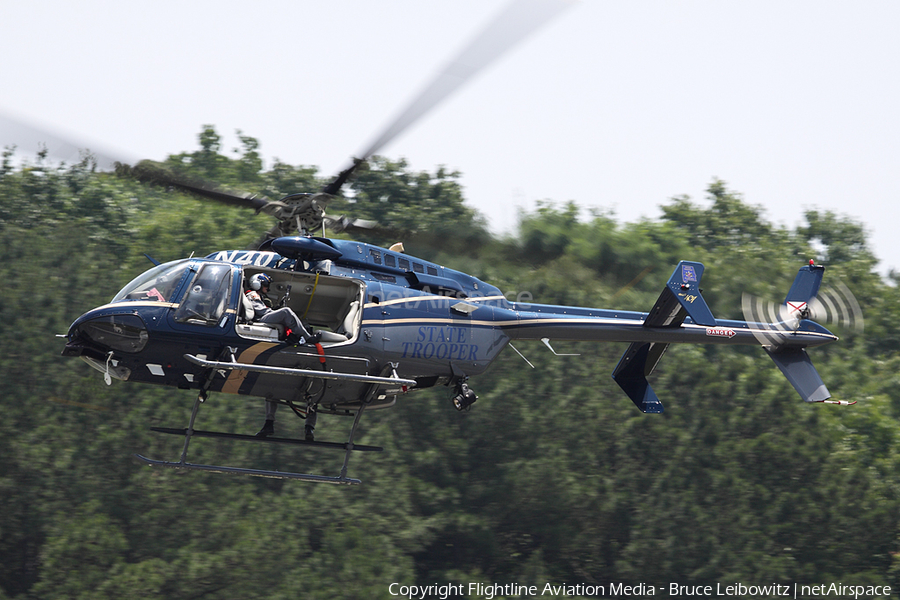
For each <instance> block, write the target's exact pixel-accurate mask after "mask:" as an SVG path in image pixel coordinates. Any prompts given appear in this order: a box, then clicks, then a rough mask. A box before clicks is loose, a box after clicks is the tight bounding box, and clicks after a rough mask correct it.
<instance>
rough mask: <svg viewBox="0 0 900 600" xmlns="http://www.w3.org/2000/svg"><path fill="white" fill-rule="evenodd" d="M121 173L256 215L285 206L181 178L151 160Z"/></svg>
mask: <svg viewBox="0 0 900 600" xmlns="http://www.w3.org/2000/svg"><path fill="white" fill-rule="evenodd" d="M117 171H118V172H119V173H120V174H123V175H130V176H132V177H134V178H135V179H137V180H138V181H140V182H143V183H149V184H156V185H163V186H167V187H173V188H175V189H178V190H181V191H183V192H188V193H190V194H194V195H197V196H201V197H203V198H208V199H210V200H215V201H217V202H222V203H224V204H231V205H233V206H243V207H246V208H252V209H254V210H256V211H264V209H266V208H267V207H268V208H269V211H268V212H271V210H272V209H275V208H276V207H278V206H283V205H282V204H281V203H279V202H276V201H272V200H269V199H268V198H266V197H265V196H260V195H257V194H250V193H247V192H234V191H231V190H228V189H225V188H223V187H221V186H218V185H215V184H212V183H209V182H208V181H204V180H201V179H197V178H194V177H186V176H183V175H178V174H176V173H174V172H172V171H171V170H170V169H169V168H167V167H166V166H165V165H162V164H160V163H157V162H154V161H150V160H142V161H141V162H139V163H138V164H136V165H135V166H133V167H128V166H126V165H119V167H118V169H117ZM264 212H265V211H264Z"/></svg>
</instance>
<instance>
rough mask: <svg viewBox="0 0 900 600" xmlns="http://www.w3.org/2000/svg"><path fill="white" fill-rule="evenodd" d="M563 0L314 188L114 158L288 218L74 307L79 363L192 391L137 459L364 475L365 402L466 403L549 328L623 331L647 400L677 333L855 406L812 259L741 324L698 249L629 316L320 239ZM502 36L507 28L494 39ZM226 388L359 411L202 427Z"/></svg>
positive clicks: (480, 56) (490, 31) (71, 341)
mask: <svg viewBox="0 0 900 600" xmlns="http://www.w3.org/2000/svg"><path fill="white" fill-rule="evenodd" d="M564 7H565V4H564V3H559V2H557V3H551V2H545V1H538V0H530V1H529V0H524V1H519V2H515V3H513V4H512V5H511V7H510V9H509V10H508V11H507V12H506V13H504V14H502V15H500V17H499V18H498V19H497V20H496V21H494V22H493V23H492V24H491V25H489V26H488V28H487V29H486V30H484V32H483V33H482V34H481V35H479V36H478V37H476V39H475V40H474V42H473V43H472V44H471V45H470V46H468V47H467V48H466V49H465V50H464V51H463V52H462V53H461V54H460V56H459V58H457V60H456V61H454V62H452V63H451V64H450V65H449V66H448V67H447V68H446V69H445V70H444V71H442V72H441V74H440V75H439V76H438V77H437V79H435V81H434V82H432V84H431V85H429V86H427V87H426V88H425V90H424V91H423V92H422V93H421V94H420V95H419V96H417V97H416V98H415V99H414V101H413V102H412V103H411V104H410V105H409V107H408V108H407V109H406V110H405V111H404V112H402V113H401V114H400V116H399V117H398V118H397V119H395V120H394V121H393V122H391V124H390V125H389V126H388V127H387V128H386V129H385V130H384V133H383V134H382V135H380V136H378V137H377V138H376V140H375V141H374V142H373V143H372V144H371V145H370V146H369V147H368V148H367V149H366V150H365V151H364V152H362V153H360V154H359V156H358V157H357V158H354V159H353V160H352V162H351V164H350V165H349V166H348V167H347V168H346V169H344V170H343V171H341V172H340V173H339V174H338V175H337V176H336V177H335V178H334V179H333V180H332V181H331V182H330V183H328V184H327V185H326V186H325V187H324V188H323V189H322V190H320V191H318V192H312V193H296V194H291V195H288V196H286V197H284V198H281V199H279V200H271V199H269V198H266V197H263V196H258V195H253V194H241V193H235V192H233V191H231V190H225V189H222V188H220V187H218V186H215V185H211V184H209V183H207V182H202V181H196V180H192V179H189V178H186V177H183V176H180V175H178V174H176V173H173V172H171V171H170V170H168V169H166V168H164V167H162V166H160V165H157V164H155V163H151V162H149V161H144V162H140V163H137V164H136V165H134V166H127V165H122V164H119V165H117V167H116V170H117V171H118V172H119V173H120V174H122V175H126V176H131V177H134V178H136V179H138V180H139V181H142V182H146V183H150V184H156V185H162V186H166V187H168V188H173V189H177V190H181V191H185V192H188V193H190V194H194V195H197V196H200V197H204V198H209V199H212V200H216V201H219V202H223V203H227V204H231V205H237V206H243V207H246V208H249V209H252V210H255V211H257V212H262V213H265V214H267V215H270V216H272V217H273V218H274V219H275V221H276V223H275V224H274V225H273V226H272V228H271V229H269V230H268V231H267V232H265V234H264V235H263V236H262V237H261V238H260V240H259V241H258V242H257V243H255V244H254V245H253V246H252V247H250V248H244V249H225V250H217V251H215V252H212V253H210V254H208V255H206V256H203V257H189V258H182V259H178V260H174V261H170V262H165V263H160V262H158V261H155V260H153V259H151V261H152V262H153V263H154V264H153V266H152V268H150V269H149V270H147V271H146V272H144V273H142V274H141V275H139V276H138V277H136V278H135V279H133V280H132V281H131V282H129V283H128V284H126V285H125V286H124V287H123V288H122V289H121V290H120V291H119V292H118V293H117V294H116V295H115V296H114V297H113V298H112V299H111V300H110V302H108V303H106V304H104V305H102V306H99V307H96V308H93V309H91V310H89V311H87V312H86V313H84V314H83V315H81V316H79V317H78V318H77V319H75V321H74V322H73V323H72V324H71V326H70V327H69V330H68V332H67V333H66V334H65V336H64V337H65V339H66V344H65V347H64V349H63V350H62V354H63V356H67V357H79V358H81V359H82V360H84V361H85V362H86V363H87V364H89V365H90V366H91V367H93V368H94V369H96V370H97V371H99V372H100V373H101V374H102V376H103V378H104V380H105V381H106V383H107V384H111V383H112V381H113V380H119V381H125V382H129V383H131V382H137V383H147V384H155V385H165V386H169V387H174V388H177V389H181V390H191V391H195V392H196V394H197V395H196V399H195V401H194V404H193V407H192V410H191V414H190V418H189V421H188V423H187V425H186V427H184V428H162V427H155V428H152V429H153V430H154V431H157V432H159V433H163V434H170V435H178V436H183V438H184V444H183V449H182V453H181V456H180V458H179V460H177V461H165V460H158V459H153V458H149V457H146V456H143V455H136V457H137V459H138V460H139V461H141V462H142V463H144V464H146V465H149V466H150V467H155V468H175V469H185V470H199V471H208V472H217V473H230V474H241V475H252V476H259V477H271V478H281V479H293V480H300V481H306V482H320V483H332V484H359V483H361V482H360V480H358V479H355V478H351V477H349V476H348V464H349V459H350V457H351V455H352V453H353V452H355V451H363V452H377V451H380V450H382V449H381V448H380V447H377V446H368V445H361V444H357V443H355V442H354V438H355V436H356V432H357V429H358V426H359V423H360V419H361V417H362V415H363V414H364V412H366V411H369V410H377V409H385V408H389V407H392V406H394V405H395V404H396V403H397V402H398V399H399V398H403V397H405V396H406V395H407V394H410V393H414V392H417V391H420V390H424V389H429V388H434V387H437V386H445V387H447V388H448V389H450V390H451V397H452V404H453V407H454V408H455V409H456V410H460V411H464V410H468V409H469V408H471V406H472V405H473V404H474V403H475V402H476V401H477V399H478V396H477V394H476V393H475V391H474V389H473V387H472V386H471V385H470V380H471V378H473V377H477V376H478V375H481V374H482V373H484V372H485V371H486V370H487V369H488V368H489V367H490V365H491V364H492V362H493V361H494V360H495V359H496V358H497V357H498V356H499V355H500V354H501V353H502V352H503V351H504V350H505V349H506V347H507V346H511V344H512V342H517V341H520V340H536V341H541V342H542V343H543V344H544V345H545V346H546V347H547V348H548V349H549V350H550V351H551V352H553V353H554V354H556V351H555V350H554V349H553V346H552V344H551V342H552V341H594V342H627V343H628V344H629V345H628V347H627V349H626V350H625V353H624V354H623V356H622V358H621V360H620V361H619V363H618V365H617V366H616V367H615V368H614V370H613V372H612V378H613V380H614V381H615V382H616V383H617V384H618V385H619V386H620V387H621V389H622V390H623V391H624V393H625V394H626V395H627V396H628V397H629V398H630V399H631V400H632V402H633V403H634V404H635V405H636V407H637V408H638V409H639V410H640V411H641V412H644V413H661V412H663V405H662V403H661V401H660V400H659V398H658V397H657V395H656V393H655V392H654V390H653V388H652V387H651V385H650V384H649V382H648V379H647V378H648V376H649V375H651V373H652V372H653V370H654V368H655V367H656V365H657V364H658V362H659V360H660V359H661V357H662V355H663V353H664V352H665V350H666V348H667V347H668V345H669V344H673V343H688V344H696V343H703V344H707V343H713V344H721V345H735V344H738V345H762V346H763V347H764V348H765V350H766V351H767V353H768V354H769V356H771V358H772V359H773V361H774V362H775V364H776V366H777V367H778V368H779V369H780V370H781V371H782V372H783V373H784V375H785V376H786V377H787V379H788V380H789V382H790V383H791V384H792V386H793V387H794V388H795V390H796V391H797V392H798V394H799V395H800V397H801V398H802V399H803V400H805V401H807V402H830V403H839V404H849V403H848V402H845V401H835V400H831V399H830V398H831V395H830V393H829V392H828V389H827V387H826V386H825V384H824V382H823V381H822V379H821V377H820V376H819V374H818V373H817V371H816V369H815V367H814V366H813V364H812V362H811V360H810V358H809V356H808V354H807V352H806V348H808V347H815V346H819V345H823V344H828V343H831V342H834V341H836V340H837V339H838V338H837V336H835V335H834V334H833V333H831V332H830V331H828V330H827V329H826V328H825V327H823V326H822V325H820V324H818V323H816V322H815V321H814V320H812V316H813V315H814V313H815V311H814V306H815V304H816V299H817V296H818V293H819V288H820V285H821V282H822V278H823V274H824V267H823V266H822V265H817V264H815V263H813V262H812V261H811V262H810V263H809V264H807V265H804V266H802V267H801V268H800V269H799V272H798V274H797V277H796V279H795V281H794V283H793V285H792V286H791V288H790V290H789V291H788V293H787V296H786V298H785V300H784V302H783V303H782V305H781V306H780V307H779V309H778V311H777V314H775V315H774V318H772V319H768V320H766V319H759V320H757V319H748V320H747V321H736V320H721V319H716V318H715V317H714V316H713V314H712V312H711V311H710V309H709V307H708V305H707V303H706V301H705V299H704V298H703V295H702V292H701V289H700V284H701V280H702V276H703V273H704V266H703V265H702V264H701V263H699V262H695V261H682V262H680V263H679V264H678V265H677V266H675V267H674V270H673V272H672V275H671V276H670V277H669V279H668V281H667V283H666V285H665V287H664V288H663V289H662V291H661V293H660V296H659V298H658V300H657V301H656V303H655V304H654V305H653V306H652V307H650V309H649V311H648V312H637V311H621V310H609V309H600V308H582V307H571V306H555V305H543V304H535V303H530V302H529V303H524V302H518V301H512V300H510V299H508V298H507V297H506V295H504V294H503V292H502V291H501V290H500V289H499V288H498V287H496V286H494V285H491V284H490V283H487V282H484V281H482V280H480V279H478V278H476V277H474V276H472V275H469V274H466V273H464V272H461V271H457V270H454V269H450V268H447V267H444V266H442V265H439V264H437V263H434V262H431V261H427V260H422V259H419V258H416V257H415V256H413V255H410V254H407V253H406V252H405V249H403V248H402V246H400V245H395V246H392V247H390V248H384V247H381V246H377V245H373V244H369V243H363V242H358V241H352V240H345V239H337V238H329V237H327V236H326V235H324V233H323V234H321V235H319V233H320V232H323V231H324V229H325V228H329V229H330V230H331V231H333V232H347V233H351V234H352V233H353V232H354V231H355V230H365V229H370V228H373V227H377V224H375V223H371V222H367V221H361V220H353V219H347V218H334V217H331V216H329V215H327V214H326V212H325V210H326V208H327V205H328V203H329V201H330V200H331V199H332V198H334V197H335V196H337V195H339V194H340V190H341V188H342V186H343V185H344V184H345V183H346V182H347V181H348V180H349V179H350V178H351V177H352V176H353V174H354V173H355V171H356V170H357V169H358V168H359V167H360V165H362V164H364V162H365V161H366V160H367V159H368V158H370V157H371V156H372V155H374V154H375V152H377V151H378V150H380V149H381V148H382V147H383V146H384V145H386V144H387V143H388V142H389V141H390V140H391V139H393V138H394V137H395V136H396V135H399V134H400V133H401V132H402V131H404V130H405V129H406V128H408V127H409V126H411V125H412V123H414V122H415V121H416V120H417V119H418V118H419V117H421V116H422V115H423V114H425V112H427V111H428V110H429V109H430V108H432V107H433V106H435V105H436V104H437V103H438V102H440V101H441V100H443V99H444V98H446V97H447V96H448V95H449V94H450V93H452V91H453V90H455V89H457V87H458V86H459V85H461V84H462V83H464V82H465V81H466V80H468V78H469V77H471V76H472V75H474V73H475V72H477V71H478V70H479V69H480V68H481V67H483V66H485V65H486V64H488V63H489V62H491V61H492V60H493V59H495V58H496V57H497V56H499V55H500V54H501V53H502V52H503V51H505V50H506V49H508V48H509V47H511V46H512V45H513V44H514V43H515V42H517V41H518V40H520V39H522V38H523V37H524V36H525V35H527V34H528V33H529V32H530V31H532V30H534V29H535V28H536V27H538V26H539V25H541V24H543V23H544V22H546V21H547V20H548V19H549V18H551V17H552V16H554V15H555V14H557V13H558V12H559V11H560V10H561V9H562V8H564ZM526 14H527V18H523V15H526ZM510 22H516V23H518V24H517V25H516V28H515V32H514V33H513V34H509V33H508V31H507V30H508V29H509V27H510V25H509V24H510ZM501 32H506V33H503V34H502V35H501ZM498 37H502V38H503V40H504V41H503V43H502V44H500V47H499V48H498V47H497V46H498V44H497V43H496V42H497V39H498ZM473 65H474V66H473ZM460 73H464V75H463V76H460ZM261 275H265V276H266V277H267V278H268V279H269V280H270V281H271V283H270V285H269V292H268V297H269V300H271V302H272V303H273V306H276V307H279V308H286V309H290V310H291V311H292V312H293V313H294V314H295V315H296V316H297V317H298V318H299V319H301V320H302V321H303V323H304V324H305V326H307V327H308V328H309V329H311V330H312V332H314V334H313V336H312V337H311V338H309V339H307V338H305V337H303V338H300V339H298V338H297V336H296V332H294V331H289V330H288V328H285V327H284V326H283V325H282V326H279V325H277V324H276V325H272V324H270V323H265V322H260V321H259V320H258V319H255V314H254V311H253V309H252V307H251V306H250V305H249V301H248V295H247V293H246V292H247V291H248V289H250V287H252V286H251V283H250V282H251V281H253V279H254V277H258V276H261ZM751 308H752V307H751ZM750 312H752V310H751V311H750ZM746 313H747V311H745V314H746ZM217 392H218V393H223V394H237V395H246V396H251V397H259V398H262V399H264V400H265V401H266V402H269V403H274V404H278V405H284V406H287V407H289V408H290V409H292V410H293V411H294V412H296V413H297V414H298V415H299V416H301V417H303V418H305V419H307V422H309V421H310V420H313V419H315V418H317V416H318V415H342V416H349V417H352V418H353V419H352V424H351V426H350V430H349V434H348V438H347V441H346V442H326V441H321V440H316V439H314V436H307V439H293V438H282V437H275V436H274V435H268V436H252V435H243V434H237V433H227V432H213V431H202V430H197V429H195V428H194V425H195V423H196V419H197V415H198V412H199V409H200V407H201V406H202V405H203V403H204V402H205V401H206V400H207V399H208V398H209V395H210V394H211V393H217ZM200 437H212V438H221V439H229V440H235V441H254V442H263V443H280V444H292V445H300V446H304V445H305V446H312V447H319V448H331V449H336V450H342V451H343V462H342V464H341V467H340V471H339V473H338V474H337V475H321V474H312V473H300V472H289V471H275V470H265V469H255V468H245V467H237V466H227V465H209V464H198V463H193V462H189V460H188V451H189V447H190V443H191V441H192V439H193V438H200Z"/></svg>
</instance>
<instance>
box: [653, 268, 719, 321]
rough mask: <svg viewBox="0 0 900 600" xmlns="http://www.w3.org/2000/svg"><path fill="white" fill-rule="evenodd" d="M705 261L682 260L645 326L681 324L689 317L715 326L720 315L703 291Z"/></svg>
mask: <svg viewBox="0 0 900 600" xmlns="http://www.w3.org/2000/svg"><path fill="white" fill-rule="evenodd" d="M702 276H703V265H702V264H701V263H698V262H689V261H685V260H683V261H681V262H680V263H678V266H677V267H675V271H674V272H673V273H672V276H671V277H670V278H669V281H668V282H667V283H666V288H665V289H664V290H663V291H662V294H660V295H659V299H658V300H657V301H656V304H654V305H653V308H652V309H650V314H649V315H648V316H647V319H646V320H645V321H644V326H645V327H680V326H681V324H682V323H683V322H684V319H685V317H690V318H691V320H692V321H693V322H694V323H696V324H698V325H706V326H707V327H715V325H716V319H715V317H713V315H712V311H710V310H709V306H707V305H706V300H704V299H703V296H701V295H700V278H701V277H702Z"/></svg>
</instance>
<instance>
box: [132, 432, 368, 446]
mask: <svg viewBox="0 0 900 600" xmlns="http://www.w3.org/2000/svg"><path fill="white" fill-rule="evenodd" d="M150 431H156V432H157V433H171V434H173V435H187V429H175V428H171V427H151V428H150ZM192 435H193V436H194V437H207V438H224V439H227V440H243V441H247V442H266V443H269V444H300V445H302V446H315V447H317V448H333V449H335V450H347V449H348V446H349V444H347V442H312V441H308V440H297V439H294V438H279V437H257V436H255V435H244V434H240V433H223V432H220V431H197V430H196V429H195V430H194V433H193V434H192ZM349 449H350V450H356V451H358V452H381V451H383V450H384V448H382V447H380V446H363V445H362V444H353V447H352V448H349Z"/></svg>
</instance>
